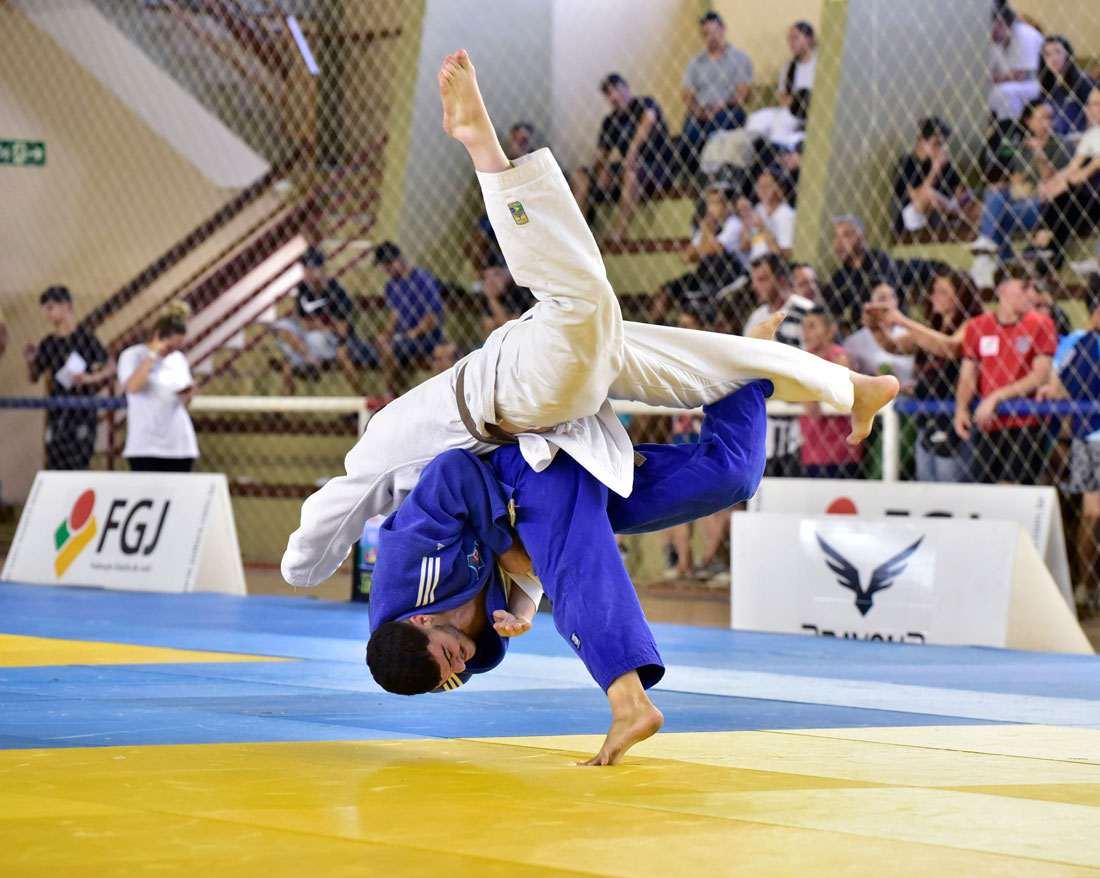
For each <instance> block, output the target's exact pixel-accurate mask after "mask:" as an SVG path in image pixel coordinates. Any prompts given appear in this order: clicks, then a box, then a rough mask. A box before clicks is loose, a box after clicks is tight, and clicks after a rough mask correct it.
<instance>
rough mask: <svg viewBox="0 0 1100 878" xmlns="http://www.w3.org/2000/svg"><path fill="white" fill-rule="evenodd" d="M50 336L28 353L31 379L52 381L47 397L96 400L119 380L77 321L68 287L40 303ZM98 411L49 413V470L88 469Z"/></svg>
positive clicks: (100, 347)
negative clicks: (106, 386)
mask: <svg viewBox="0 0 1100 878" xmlns="http://www.w3.org/2000/svg"><path fill="white" fill-rule="evenodd" d="M38 304H39V305H41V306H42V315H43V316H44V317H45V318H46V322H47V323H48V324H49V325H50V330H51V332H50V334H49V335H47V336H46V337H45V338H43V339H42V341H40V342H39V343H38V344H34V343H33V342H32V343H30V344H28V345H27V346H26V347H25V348H24V349H23V358H24V360H26V363H27V378H28V379H29V380H30V381H31V383H32V384H33V383H34V382H36V381H38V379H39V378H40V377H42V376H43V375H46V376H48V377H49V386H48V389H47V390H46V394H47V396H95V394H96V391H97V390H99V388H100V387H102V386H103V385H104V384H105V383H106V382H107V381H109V380H110V379H111V378H112V377H113V376H114V374H115V363H114V360H112V359H111V357H110V355H109V354H108V353H107V349H106V348H105V347H103V345H102V344H100V342H99V339H98V338H96V337H95V335H94V334H93V333H92V332H91V331H90V330H89V329H88V328H87V327H85V326H84V325H83V324H78V323H77V322H76V321H75V320H74V319H73V297H72V293H70V292H69V288H68V287H62V286H53V287H47V288H46V289H45V290H43V292H42V295H40V296H39V297H38ZM96 414H97V413H96V410H95V409H93V408H87V409H78V408H72V409H63V408H51V409H49V410H48V411H47V413H46V468H47V469H66V470H80V469H87V468H88V463H89V462H90V461H91V459H92V454H93V452H94V451H95V434H96Z"/></svg>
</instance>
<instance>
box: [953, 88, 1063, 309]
mask: <svg viewBox="0 0 1100 878" xmlns="http://www.w3.org/2000/svg"><path fill="white" fill-rule="evenodd" d="M1020 121H1021V122H1023V124H1024V125H1025V126H1026V128H1027V132H1028V135H1027V137H1026V138H1024V140H1023V142H1022V143H1021V144H1020V145H1019V147H1017V148H1015V149H1014V150H1013V154H1012V155H1011V157H1009V158H1008V160H1007V161H1006V162H1004V164H1003V169H1004V170H1005V171H1006V172H1007V173H1008V180H1005V181H999V182H995V183H990V185H989V186H988V187H987V188H986V190H985V198H984V200H983V203H982V219H981V236H980V237H979V238H978V239H977V240H976V241H974V243H973V244H971V245H970V250H971V251H973V252H974V253H977V254H978V256H977V257H976V258H975V264H974V266H973V268H972V269H971V273H972V274H973V275H974V276H975V279H976V280H977V283H978V285H979V286H983V287H987V286H992V275H993V271H994V269H995V268H996V264H995V263H994V260H993V259H992V257H991V255H989V254H994V255H996V257H997V259H999V260H1000V261H1001V262H1007V261H1008V260H1010V259H1012V258H1013V247H1012V236H1013V235H1016V234H1020V233H1022V232H1031V231H1032V230H1033V229H1035V228H1036V227H1037V226H1038V225H1039V219H1040V216H1041V215H1042V203H1043V195H1042V193H1043V191H1044V190H1043V187H1042V185H1041V184H1042V183H1044V182H1045V181H1047V180H1050V179H1051V178H1052V177H1053V176H1054V175H1055V174H1056V173H1057V172H1058V171H1060V170H1061V169H1062V168H1064V167H1066V165H1068V164H1069V162H1070V159H1071V158H1072V156H1073V152H1072V150H1071V149H1070V147H1069V145H1068V144H1067V143H1066V142H1065V140H1063V139H1062V138H1061V137H1059V136H1058V135H1057V134H1055V133H1054V128H1053V121H1054V110H1053V108H1052V107H1051V105H1050V104H1049V103H1047V102H1046V101H1045V100H1044V99H1042V98H1037V99H1036V100H1034V101H1031V102H1030V103H1029V104H1028V105H1027V106H1026V107H1024V112H1023V116H1021V118H1020ZM983 256H984V257H985V258H984V259H983ZM979 260H981V261H979ZM987 274H988V275H989V278H988V280H987V279H986V275H987Z"/></svg>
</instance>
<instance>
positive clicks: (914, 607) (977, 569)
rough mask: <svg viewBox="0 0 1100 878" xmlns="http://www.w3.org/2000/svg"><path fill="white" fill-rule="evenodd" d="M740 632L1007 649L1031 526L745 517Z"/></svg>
mask: <svg viewBox="0 0 1100 878" xmlns="http://www.w3.org/2000/svg"><path fill="white" fill-rule="evenodd" d="M732 533H733V540H732V566H733V571H732V573H733V578H732V595H731V625H732V627H733V628H740V629H747V630H753V631H775V632H780V633H790V634H810V635H817V636H822V637H840V638H850V639H858V640H883V641H893V642H901V643H937V644H956V645H973V646H1005V645H1006V635H1007V632H1008V619H1009V603H1010V598H1011V596H1012V583H1013V572H1014V566H1015V561H1016V552H1017V543H1018V541H1019V538H1020V526H1019V525H1018V524H1017V523H1016V522H1009V521H992V520H979V521H972V520H964V521H945V520H943V519H937V518H924V519H921V518H910V519H908V520H906V519H901V520H898V519H894V520H884V521H864V520H860V519H855V518H849V517H841V516H833V515H830V516H805V515H790V514H786V515H785V514H773V513H759V514H755V515H750V514H745V513H735V514H734V516H733V531H732Z"/></svg>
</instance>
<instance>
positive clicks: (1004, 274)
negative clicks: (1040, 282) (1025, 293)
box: [993, 259, 1035, 289]
mask: <svg viewBox="0 0 1100 878" xmlns="http://www.w3.org/2000/svg"><path fill="white" fill-rule="evenodd" d="M1010 280H1022V281H1026V282H1027V283H1029V284H1032V283H1034V282H1035V269H1033V268H1032V267H1031V266H1030V265H1028V264H1027V263H1026V262H1022V261H1020V260H1019V259H1012V260H1009V261H1008V262H1006V263H1005V264H1004V265H998V266H997V270H996V271H995V272H993V288H994V289H997V287H999V286H1000V285H1001V284H1003V283H1005V282H1006V281H1010Z"/></svg>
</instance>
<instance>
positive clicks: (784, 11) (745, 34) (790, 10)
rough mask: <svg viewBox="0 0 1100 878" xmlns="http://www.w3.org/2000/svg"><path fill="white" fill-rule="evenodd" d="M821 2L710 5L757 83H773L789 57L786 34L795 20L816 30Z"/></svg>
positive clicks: (729, 0)
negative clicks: (748, 62)
mask: <svg viewBox="0 0 1100 878" xmlns="http://www.w3.org/2000/svg"><path fill="white" fill-rule="evenodd" d="M822 2H823V0H772V2H768V3H749V2H747V0H715V2H714V3H713V4H712V6H713V8H714V10H715V11H716V12H718V13H719V14H720V15H721V16H722V18H724V19H725V21H726V36H727V37H728V39H729V41H730V42H731V43H733V44H734V45H735V46H737V48H739V49H743V50H744V51H746V52H748V53H749V57H750V58H752V63H753V74H754V75H753V78H754V79H755V80H756V81H757V82H763V83H768V84H772V83H776V82H778V81H779V71H780V70H782V69H783V65H784V64H786V63H787V62H788V61H789V60H790V57H791V53H790V50H789V49H788V48H787V31H788V30H789V29H790V26H791V25H792V24H794V23H795V22H796V21H808V22H809V23H810V24H812V25H813V26H814V29H815V30H817V31H820V24H821V7H822Z"/></svg>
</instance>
